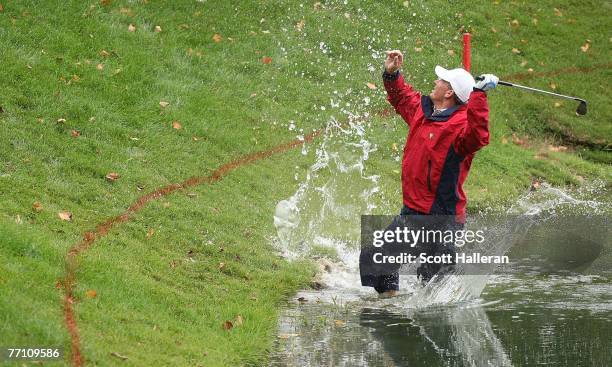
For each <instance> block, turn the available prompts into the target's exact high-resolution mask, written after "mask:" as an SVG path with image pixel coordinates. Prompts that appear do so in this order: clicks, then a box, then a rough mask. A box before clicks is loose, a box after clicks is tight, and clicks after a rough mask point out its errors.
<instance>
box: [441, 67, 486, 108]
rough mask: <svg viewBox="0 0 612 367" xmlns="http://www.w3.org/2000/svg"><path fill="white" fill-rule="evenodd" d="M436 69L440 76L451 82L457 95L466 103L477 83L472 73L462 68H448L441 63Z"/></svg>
mask: <svg viewBox="0 0 612 367" xmlns="http://www.w3.org/2000/svg"><path fill="white" fill-rule="evenodd" d="M435 71H436V75H437V76H438V78H440V79H442V80H444V81H447V82H449V83H450V85H451V87H452V88H453V91H454V92H455V95H457V98H459V100H460V101H461V102H463V103H465V102H467V101H468V99H469V98H470V93H472V89H474V85H476V82H475V81H474V77H472V74H470V73H468V72H467V71H465V69H462V68H457V69H452V70H446V69H444V68H443V67H442V66H440V65H438V66H436V69H435Z"/></svg>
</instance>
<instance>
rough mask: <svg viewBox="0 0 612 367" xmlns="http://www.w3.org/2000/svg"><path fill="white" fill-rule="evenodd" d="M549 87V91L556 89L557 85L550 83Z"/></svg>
mask: <svg viewBox="0 0 612 367" xmlns="http://www.w3.org/2000/svg"><path fill="white" fill-rule="evenodd" d="M549 85H550V88H551V89H557V85H556V84H555V83H553V82H550V84H549Z"/></svg>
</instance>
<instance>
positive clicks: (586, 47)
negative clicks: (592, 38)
mask: <svg viewBox="0 0 612 367" xmlns="http://www.w3.org/2000/svg"><path fill="white" fill-rule="evenodd" d="M589 47H591V43H590V42H589V40H587V41H586V43H585V44H584V45H582V46H580V49H581V50H582V52H587V51H588V50H589Z"/></svg>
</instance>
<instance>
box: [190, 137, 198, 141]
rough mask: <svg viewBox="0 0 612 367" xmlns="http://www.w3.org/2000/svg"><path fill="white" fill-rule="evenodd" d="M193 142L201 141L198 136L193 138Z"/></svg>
mask: <svg viewBox="0 0 612 367" xmlns="http://www.w3.org/2000/svg"><path fill="white" fill-rule="evenodd" d="M191 140H193V141H198V140H200V138H198V137H197V136H192V137H191Z"/></svg>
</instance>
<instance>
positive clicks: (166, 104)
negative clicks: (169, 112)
mask: <svg viewBox="0 0 612 367" xmlns="http://www.w3.org/2000/svg"><path fill="white" fill-rule="evenodd" d="M169 105H170V102H166V101H159V106H160V107H161V108H166V107H168V106H169Z"/></svg>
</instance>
